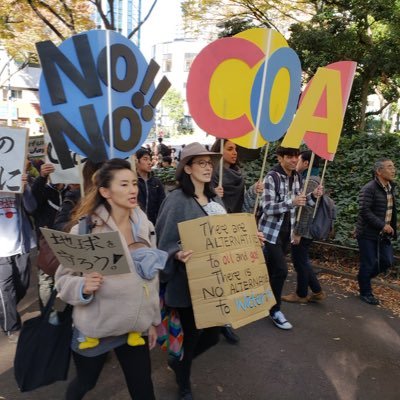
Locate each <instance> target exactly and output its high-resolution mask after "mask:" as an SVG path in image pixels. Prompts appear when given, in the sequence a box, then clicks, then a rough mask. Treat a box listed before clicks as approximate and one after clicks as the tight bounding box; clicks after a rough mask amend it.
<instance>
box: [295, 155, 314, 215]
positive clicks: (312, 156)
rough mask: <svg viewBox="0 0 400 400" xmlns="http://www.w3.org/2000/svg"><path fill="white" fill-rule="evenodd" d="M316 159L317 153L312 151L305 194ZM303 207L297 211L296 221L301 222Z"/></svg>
mask: <svg viewBox="0 0 400 400" xmlns="http://www.w3.org/2000/svg"><path fill="white" fill-rule="evenodd" d="M314 159H315V153H314V152H312V153H311V159H310V163H309V164H308V170H307V177H306V181H305V182H304V185H303V192H302V194H303V195H305V194H306V190H307V185H308V182H309V180H310V176H311V169H312V167H313V164H314ZM302 209H303V207H302V206H301V207H300V208H299V211H298V212H297V218H296V222H299V221H300V216H301V210H302Z"/></svg>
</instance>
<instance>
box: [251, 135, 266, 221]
mask: <svg viewBox="0 0 400 400" xmlns="http://www.w3.org/2000/svg"><path fill="white" fill-rule="evenodd" d="M268 150H269V142H267V144H266V145H265V153H264V159H263V163H262V167H261V172H260V181H262V179H263V177H264V172H265V166H266V165H267V156H268ZM259 198H260V193H256V202H255V203H254V210H253V214H254V215H256V212H257V205H258V201H259Z"/></svg>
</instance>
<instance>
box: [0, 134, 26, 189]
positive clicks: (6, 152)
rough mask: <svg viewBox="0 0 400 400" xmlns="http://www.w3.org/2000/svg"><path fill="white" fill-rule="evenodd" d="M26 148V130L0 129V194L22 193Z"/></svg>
mask: <svg viewBox="0 0 400 400" xmlns="http://www.w3.org/2000/svg"><path fill="white" fill-rule="evenodd" d="M27 148H28V130H27V129H25V128H10V127H6V126H4V127H0V192H12V193H22V192H23V187H22V174H23V173H24V170H25V161H26V152H27Z"/></svg>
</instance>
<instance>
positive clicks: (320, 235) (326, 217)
mask: <svg viewBox="0 0 400 400" xmlns="http://www.w3.org/2000/svg"><path fill="white" fill-rule="evenodd" d="M335 219H336V205H335V202H334V201H333V200H332V199H331V198H330V197H329V196H328V195H327V194H324V195H323V196H321V198H320V200H319V204H318V208H317V212H316V213H315V217H314V218H313V220H312V222H311V225H310V235H311V237H312V238H313V239H315V240H326V239H328V238H329V235H330V233H331V232H332V230H333V223H334V221H335Z"/></svg>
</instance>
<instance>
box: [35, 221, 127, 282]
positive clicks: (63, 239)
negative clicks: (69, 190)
mask: <svg viewBox="0 0 400 400" xmlns="http://www.w3.org/2000/svg"><path fill="white" fill-rule="evenodd" d="M40 230H41V232H42V234H43V236H44V238H45V239H46V241H47V243H48V244H49V246H50V248H51V250H52V251H53V252H54V254H55V256H56V257H57V259H58V261H59V262H60V264H62V265H63V266H64V267H66V268H71V269H73V270H74V271H75V272H81V273H90V272H99V273H100V274H102V275H118V274H127V273H129V272H131V270H130V268H129V265H128V261H127V259H126V255H125V251H124V248H123V247H122V242H121V238H120V236H119V234H118V232H103V233H90V234H87V235H75V234H72V233H65V232H61V231H56V230H54V229H47V228H40Z"/></svg>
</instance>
